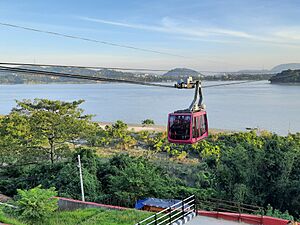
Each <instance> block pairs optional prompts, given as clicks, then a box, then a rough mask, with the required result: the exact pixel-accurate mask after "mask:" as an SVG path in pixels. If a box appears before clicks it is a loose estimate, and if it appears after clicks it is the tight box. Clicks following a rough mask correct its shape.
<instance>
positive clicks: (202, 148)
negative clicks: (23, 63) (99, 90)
mask: <svg viewBox="0 0 300 225" xmlns="http://www.w3.org/2000/svg"><path fill="white" fill-rule="evenodd" d="M45 102H47V104H48V107H49V108H51V109H52V108H53V107H54V106H59V107H61V106H66V107H70V108H71V109H70V111H69V110H67V112H68V113H66V114H65V113H63V112H61V113H58V112H57V111H56V110H54V111H51V110H48V111H47V110H46V109H45V108H44V107H42V108H43V110H41V111H39V109H40V108H39V107H38V106H41V105H43V104H44V103H45ZM23 103H26V104H25V105H24V104H23ZM27 103H28V101H23V102H22V103H21V102H18V105H19V107H17V108H16V109H14V110H13V111H12V112H11V113H10V114H9V115H7V116H4V117H3V118H1V119H0V154H1V157H0V159H1V163H0V178H1V179H0V192H2V193H4V194H6V195H9V196H13V195H15V194H16V190H17V189H30V188H34V187H36V186H38V185H42V186H43V187H44V188H51V187H55V188H56V190H57V192H58V195H59V196H62V197H71V198H75V199H80V186H79V182H78V181H79V176H78V168H77V155H78V154H80V155H81V159H82V165H83V177H84V187H85V192H86V199H87V200H89V201H95V202H101V203H110V204H116V205H121V206H127V207H132V206H133V205H134V202H135V201H136V200H137V199H139V198H143V197H158V198H178V199H181V198H184V197H187V196H189V195H191V194H195V195H196V196H198V197H200V198H208V197H216V198H221V199H224V200H233V201H238V202H242V203H248V204H253V205H259V206H264V207H265V208H267V207H268V205H271V206H272V207H273V208H274V209H277V210H279V211H281V212H288V213H289V214H291V215H293V216H294V217H295V218H299V217H300V215H299V212H300V189H299V186H300V163H299V162H300V133H297V134H289V135H288V136H285V137H283V136H278V135H276V134H272V133H269V132H260V133H259V134H257V133H256V132H255V131H251V132H240V133H219V134H215V135H212V136H210V137H209V138H207V139H206V140H205V141H202V142H199V143H197V144H195V145H175V144H170V143H168V142H167V139H166V133H157V132H149V131H141V132H132V131H128V129H127V128H128V127H127V125H126V124H125V123H123V122H122V121H117V122H116V123H115V124H113V125H111V126H107V127H105V129H102V128H100V127H99V126H98V125H97V124H95V123H93V122H91V120H90V117H89V116H88V117H85V116H84V115H83V112H82V110H80V109H79V103H78V102H75V103H65V102H57V101H49V100H48V101H46V100H36V103H37V105H38V106H37V105H36V104H33V103H32V102H31V103H30V106H32V105H33V106H32V107H33V108H34V110H33V111H32V110H30V111H26V112H27V113H24V110H23V108H25V106H26V107H27ZM17 109H19V110H17ZM20 109H21V110H20ZM26 110H27V108H26ZM73 112H76V116H75V117H76V118H74V117H73V115H74V114H73ZM38 115H40V116H41V117H42V118H36V117H39V116H38ZM33 118H35V119H34V120H33ZM50 118H51V120H50ZM69 119H70V120H72V121H74V120H75V121H74V124H77V123H78V125H76V127H72V125H70V126H64V125H63V123H66V124H68V122H69V121H68V120H69ZM64 120H67V121H66V122H64ZM34 121H38V122H36V123H35V122H34ZM53 121H57V123H60V124H57V123H53ZM72 123H73V122H72ZM53 126H54V129H50V128H53ZM56 126H58V127H59V128H60V131H59V132H55V133H54V134H59V136H57V138H58V139H56V140H58V141H55V142H54V143H55V150H54V153H55V157H53V160H51V159H52V157H51V154H49V151H50V150H51V147H50V144H49V139H48V137H49V136H47V135H48V134H49V133H50V134H51V131H55V127H56ZM77 127H79V129H78V130H77ZM41 128H43V129H41ZM75 130H76V132H75ZM31 131H32V132H31ZM78 131H80V132H78ZM48 132H49V133H48ZM51 137H52V136H51ZM60 138H61V139H60ZM60 140H61V141H60ZM44 149H46V150H47V151H43V150H44ZM25 159H26V160H25ZM273 211H274V212H275V210H273ZM279 211H276V213H274V215H279V213H277V212H279Z"/></svg>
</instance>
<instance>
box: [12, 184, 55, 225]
mask: <svg viewBox="0 0 300 225" xmlns="http://www.w3.org/2000/svg"><path fill="white" fill-rule="evenodd" d="M56 195H57V192H56V191H55V188H49V189H42V188H41V186H37V187H35V188H33V189H30V190H20V189H19V190H18V195H17V200H16V202H15V205H16V207H17V208H16V209H15V214H16V215H17V216H18V217H20V218H21V219H24V220H26V221H29V222H31V223H33V224H34V222H37V221H42V220H44V219H45V218H47V217H49V216H51V214H52V213H53V212H54V211H55V210H56V209H57V208H58V204H57V202H58V199H56V198H53V197H55V196H56Z"/></svg>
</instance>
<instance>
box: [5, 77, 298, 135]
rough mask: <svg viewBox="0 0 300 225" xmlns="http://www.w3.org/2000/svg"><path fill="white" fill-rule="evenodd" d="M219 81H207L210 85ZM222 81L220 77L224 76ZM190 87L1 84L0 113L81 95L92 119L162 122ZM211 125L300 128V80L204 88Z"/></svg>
mask: <svg viewBox="0 0 300 225" xmlns="http://www.w3.org/2000/svg"><path fill="white" fill-rule="evenodd" d="M215 83H220V82H205V83H204V85H210V84H215ZM222 83H224V82H222ZM193 94H194V92H193V90H177V89H168V88H160V87H144V86H137V85H128V84H43V85H0V114H7V113H9V112H10V110H11V109H12V107H14V106H15V100H16V99H17V100H21V99H34V98H48V99H57V100H64V101H72V100H78V99H84V100H86V102H85V103H84V104H83V105H82V108H84V109H85V112H86V113H88V114H94V115H95V117H94V120H97V121H105V122H114V121H116V120H118V119H119V120H123V121H125V122H127V123H140V122H141V121H142V120H144V119H146V118H151V119H153V120H154V121H155V123H156V124H161V125H164V124H166V122H167V114H168V113H169V112H172V111H174V110H177V109H183V108H187V107H188V106H189V104H190V102H191V101H192V98H193ZM204 103H205V104H206V106H207V112H208V119H209V125H210V127H212V128H220V129H230V130H245V128H246V127H259V128H262V129H267V130H270V131H273V132H276V133H279V134H287V132H288V131H290V132H300V86H296V85H295V86H293V85H271V84H269V83H268V82H267V81H260V82H255V83H248V84H240V85H233V86H223V87H216V88H207V89H204Z"/></svg>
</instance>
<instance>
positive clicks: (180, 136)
mask: <svg viewBox="0 0 300 225" xmlns="http://www.w3.org/2000/svg"><path fill="white" fill-rule="evenodd" d="M190 124H191V116H189V115H186V116H185V115H172V116H170V125H169V126H170V127H169V128H170V136H171V138H172V139H174V140H189V139H190Z"/></svg>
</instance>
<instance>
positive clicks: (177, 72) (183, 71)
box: [163, 68, 202, 77]
mask: <svg viewBox="0 0 300 225" xmlns="http://www.w3.org/2000/svg"><path fill="white" fill-rule="evenodd" d="M199 75H202V74H201V73H199V72H198V71H196V70H192V69H188V68H175V69H172V70H169V71H168V72H166V73H165V74H163V76H168V77H180V76H193V77H194V76H199Z"/></svg>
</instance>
